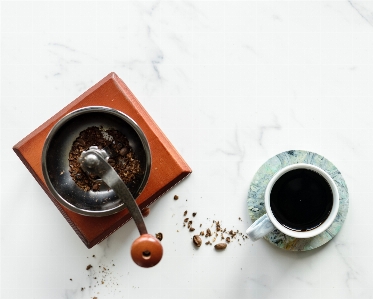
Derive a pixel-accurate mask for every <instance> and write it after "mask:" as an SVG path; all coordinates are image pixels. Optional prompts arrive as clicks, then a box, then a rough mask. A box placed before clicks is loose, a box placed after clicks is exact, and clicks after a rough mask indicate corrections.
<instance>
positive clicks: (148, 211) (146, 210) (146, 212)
mask: <svg viewBox="0 0 373 299" xmlns="http://www.w3.org/2000/svg"><path fill="white" fill-rule="evenodd" d="M149 213H150V208H145V209H143V210H142V211H141V214H142V216H143V217H146V216H148V215H149Z"/></svg>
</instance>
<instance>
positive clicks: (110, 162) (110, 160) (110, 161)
mask: <svg viewBox="0 0 373 299" xmlns="http://www.w3.org/2000/svg"><path fill="white" fill-rule="evenodd" d="M107 162H108V163H109V164H110V165H111V166H112V167H114V166H115V160H114V159H109V160H108V161H107Z"/></svg>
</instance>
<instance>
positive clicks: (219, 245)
mask: <svg viewBox="0 0 373 299" xmlns="http://www.w3.org/2000/svg"><path fill="white" fill-rule="evenodd" d="M214 247H215V249H218V250H223V249H225V248H227V243H219V244H216V245H215V246H214Z"/></svg>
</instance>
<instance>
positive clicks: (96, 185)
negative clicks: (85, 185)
mask: <svg viewBox="0 0 373 299" xmlns="http://www.w3.org/2000/svg"><path fill="white" fill-rule="evenodd" d="M98 187H99V185H98V184H97V183H96V184H93V186H92V191H97V190H98Z"/></svg>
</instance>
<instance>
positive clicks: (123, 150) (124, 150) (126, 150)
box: [119, 147, 128, 156]
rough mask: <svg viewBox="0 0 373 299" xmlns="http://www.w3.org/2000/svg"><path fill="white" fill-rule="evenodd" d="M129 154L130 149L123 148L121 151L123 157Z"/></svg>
mask: <svg viewBox="0 0 373 299" xmlns="http://www.w3.org/2000/svg"><path fill="white" fill-rule="evenodd" d="M127 153H128V149H127V148H126V147H123V148H122V149H121V150H120V151H119V154H120V155H121V156H125V155H126V154H127Z"/></svg>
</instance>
